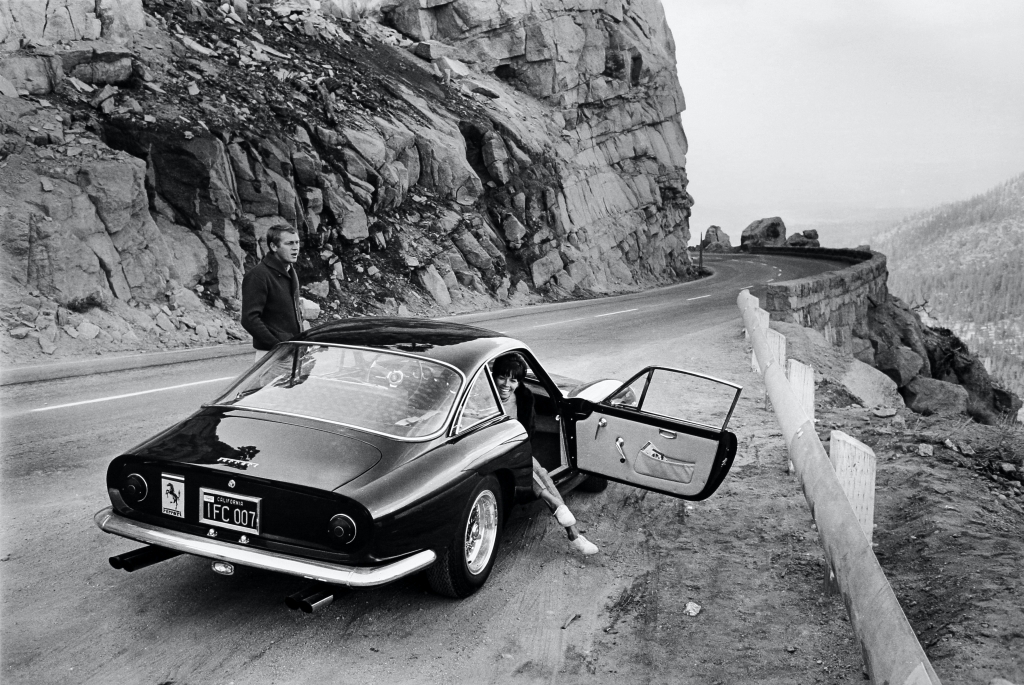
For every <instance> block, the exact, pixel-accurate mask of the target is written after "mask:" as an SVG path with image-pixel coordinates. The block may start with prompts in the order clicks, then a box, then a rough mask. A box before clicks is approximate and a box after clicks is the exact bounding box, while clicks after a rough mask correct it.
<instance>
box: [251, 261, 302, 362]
mask: <svg viewBox="0 0 1024 685" xmlns="http://www.w3.org/2000/svg"><path fill="white" fill-rule="evenodd" d="M299 311H300V310H299V277H298V275H296V273H295V269H294V268H292V269H289V268H288V267H287V265H286V264H285V263H284V262H283V261H281V259H279V258H278V256H277V255H276V254H274V253H270V254H268V255H267V256H266V257H264V258H263V261H262V262H260V263H259V264H257V265H256V267H255V268H254V269H253V270H252V271H250V272H249V273H247V274H246V275H245V278H243V279H242V327H243V328H245V330H247V331H249V334H250V335H251V336H252V346H253V347H255V348H256V349H257V350H269V349H270V348H272V347H273V346H274V345H276V344H277V343H279V342H282V341H284V340H290V339H291V338H293V337H295V336H296V335H298V334H299V332H300V331H302V324H301V323H299Z"/></svg>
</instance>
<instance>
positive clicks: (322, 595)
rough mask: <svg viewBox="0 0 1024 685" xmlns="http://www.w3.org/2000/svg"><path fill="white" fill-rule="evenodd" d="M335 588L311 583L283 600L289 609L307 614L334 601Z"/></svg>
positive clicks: (324, 584)
mask: <svg viewBox="0 0 1024 685" xmlns="http://www.w3.org/2000/svg"><path fill="white" fill-rule="evenodd" d="M336 592H337V590H336V588H334V587H332V586H330V585H327V584H326V583H313V584H312V585H309V586H307V587H304V588H302V589H301V590H299V591H298V592H296V593H294V594H291V595H288V596H287V597H285V598H284V603H285V606H287V607H288V608H289V609H292V610H295V609H299V610H301V611H303V612H305V613H307V614H312V613H313V612H314V611H318V610H320V609H323V608H324V607H326V606H329V605H330V604H331V602H333V601H334V595H335V593H336Z"/></svg>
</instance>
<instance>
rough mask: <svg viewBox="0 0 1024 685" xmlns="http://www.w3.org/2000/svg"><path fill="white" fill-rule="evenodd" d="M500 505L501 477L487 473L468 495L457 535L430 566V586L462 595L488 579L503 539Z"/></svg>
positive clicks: (446, 592)
mask: <svg viewBox="0 0 1024 685" xmlns="http://www.w3.org/2000/svg"><path fill="white" fill-rule="evenodd" d="M501 507H502V503H501V487H500V486H499V484H498V480H497V479H496V478H495V477H494V476H487V477H486V478H484V479H483V480H481V481H480V482H479V483H478V484H477V486H476V487H475V488H474V489H473V493H472V494H471V495H470V496H469V499H468V501H467V502H466V508H465V509H464V510H463V513H462V517H461V518H460V519H459V527H458V528H457V529H456V531H455V537H454V539H452V541H451V543H450V544H449V545H448V546H447V547H445V548H444V549H443V550H441V551H440V553H439V554H438V555H437V561H435V562H434V563H433V565H431V567H430V568H428V569H427V582H428V583H429V585H430V589H431V590H433V591H434V592H436V593H437V594H439V595H444V596H446V597H456V598H459V599H461V598H463V597H469V596H470V595H471V594H473V593H474V592H476V591H477V590H478V589H480V588H481V587H482V586H483V584H484V583H485V582H487V577H488V576H490V575H491V569H492V568H494V560H495V559H496V558H497V556H498V547H499V546H500V543H501V523H502V521H501V514H502V508H501Z"/></svg>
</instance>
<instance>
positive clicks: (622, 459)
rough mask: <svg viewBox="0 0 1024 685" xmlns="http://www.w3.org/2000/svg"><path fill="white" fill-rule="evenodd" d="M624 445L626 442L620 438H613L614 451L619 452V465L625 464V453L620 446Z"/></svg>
mask: <svg viewBox="0 0 1024 685" xmlns="http://www.w3.org/2000/svg"><path fill="white" fill-rule="evenodd" d="M625 444H626V441H625V440H623V439H622V438H615V449H617V450H618V451H619V463H620V464H625V463H626V453H625V452H623V451H622V446H623V445H625Z"/></svg>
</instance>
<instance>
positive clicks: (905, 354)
mask: <svg viewBox="0 0 1024 685" xmlns="http://www.w3.org/2000/svg"><path fill="white" fill-rule="evenodd" d="M923 366H924V360H923V359H921V356H920V355H919V354H917V353H916V352H914V351H913V350H912V349H910V348H909V347H904V346H903V345H900V346H899V347H886V346H880V347H879V348H878V350H877V351H876V352H875V355H874V367H875V368H876V369H878V370H879V371H881V372H882V373H884V374H885V375H887V376H888V377H889V378H891V379H893V380H894V381H895V382H896V385H897V386H898V387H900V388H902V387H905V386H906V385H907V384H908V383H909V382H910V381H912V380H913V379H914V378H916V377H917V375H918V374H919V373H920V372H921V368H922V367H923Z"/></svg>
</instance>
